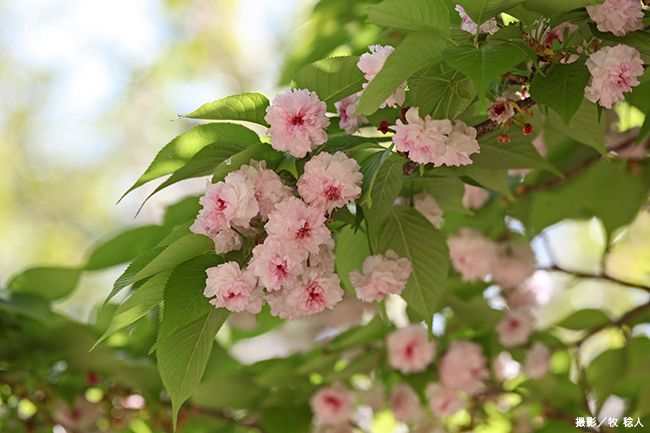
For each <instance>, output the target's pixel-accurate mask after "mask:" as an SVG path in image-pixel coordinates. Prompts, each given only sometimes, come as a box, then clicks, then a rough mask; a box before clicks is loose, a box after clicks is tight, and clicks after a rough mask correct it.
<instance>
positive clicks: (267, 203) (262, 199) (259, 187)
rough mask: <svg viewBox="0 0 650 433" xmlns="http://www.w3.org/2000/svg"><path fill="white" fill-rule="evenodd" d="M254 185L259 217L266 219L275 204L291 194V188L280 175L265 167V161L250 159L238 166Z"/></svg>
mask: <svg viewBox="0 0 650 433" xmlns="http://www.w3.org/2000/svg"><path fill="white" fill-rule="evenodd" d="M239 171H241V172H242V173H243V174H244V175H245V176H246V177H248V178H249V179H250V180H251V181H252V182H253V185H254V187H255V199H256V200H257V205H258V207H259V210H260V217H262V220H266V219H267V218H268V216H269V214H270V213H271V212H272V211H273V209H274V208H275V205H276V204H278V203H280V202H282V201H283V200H284V199H285V198H287V197H290V196H291V188H289V187H288V186H287V185H285V184H284V183H283V182H282V179H280V176H278V174H277V173H276V172H274V171H273V170H270V169H268V168H266V161H261V162H259V161H251V162H250V163H249V164H248V165H242V166H241V167H240V168H239Z"/></svg>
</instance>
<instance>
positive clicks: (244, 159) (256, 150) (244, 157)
mask: <svg viewBox="0 0 650 433" xmlns="http://www.w3.org/2000/svg"><path fill="white" fill-rule="evenodd" d="M281 158H282V153H280V152H276V151H275V150H273V149H272V148H271V146H270V145H268V144H265V143H255V144H252V145H250V146H247V147H246V148H245V149H243V150H242V151H240V152H238V153H235V154H234V155H232V156H231V157H230V158H228V159H226V160H225V161H222V162H221V163H220V164H219V165H217V167H216V168H215V169H214V172H213V173H212V182H213V183H215V182H219V181H221V180H223V179H224V178H225V177H226V175H227V174H228V173H230V172H231V171H235V170H237V169H238V168H239V167H241V166H242V165H244V164H248V163H249V162H250V161H251V160H252V159H255V160H257V161H261V160H265V161H266V162H267V163H268V166H269V167H274V166H275V165H276V164H277V163H279V162H280V160H281Z"/></svg>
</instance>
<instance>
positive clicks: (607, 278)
mask: <svg viewBox="0 0 650 433" xmlns="http://www.w3.org/2000/svg"><path fill="white" fill-rule="evenodd" d="M540 270H541V271H547V272H561V273H563V274H569V275H573V276H575V277H577V278H583V279H585V280H605V281H609V282H612V283H616V284H620V285H622V286H626V287H632V288H634V289H639V290H644V291H646V292H650V286H646V285H644V284H637V283H632V282H630V281H625V280H621V279H619V278H616V277H613V276H611V275H609V274H607V273H605V272H603V273H600V274H589V273H586V272H579V271H572V270H569V269H564V268H562V267H560V266H557V265H553V266H551V267H548V268H541V269H540Z"/></svg>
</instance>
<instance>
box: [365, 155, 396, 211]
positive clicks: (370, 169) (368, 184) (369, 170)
mask: <svg viewBox="0 0 650 433" xmlns="http://www.w3.org/2000/svg"><path fill="white" fill-rule="evenodd" d="M391 153H392V148H388V149H385V150H383V151H376V152H374V153H373V154H372V155H370V156H369V157H367V158H366V159H364V160H363V162H362V163H361V173H362V174H363V183H362V185H361V190H362V194H361V200H360V203H361V204H362V205H366V206H368V207H369V208H370V207H372V190H373V188H374V187H375V183H376V181H377V174H378V173H379V170H380V169H381V167H382V165H383V164H384V161H386V158H388V157H389V156H390V155H391Z"/></svg>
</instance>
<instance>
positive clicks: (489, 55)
mask: <svg viewBox="0 0 650 433" xmlns="http://www.w3.org/2000/svg"><path fill="white" fill-rule="evenodd" d="M527 55H528V54H527V52H526V50H525V49H523V48H522V47H520V46H519V45H517V44H514V43H495V44H487V45H483V46H482V47H481V48H475V47H474V46H472V45H458V46H455V47H449V48H447V49H446V50H445V52H444V54H443V56H444V59H445V61H446V62H447V63H449V64H450V65H451V66H453V67H455V68H456V69H458V70H459V71H461V72H462V73H463V74H465V75H467V76H468V77H469V78H470V79H471V80H472V82H473V83H474V86H475V87H476V90H477V92H478V94H479V96H483V95H485V93H486V92H487V90H488V88H489V86H490V83H492V81H495V80H497V79H500V76H501V74H502V73H504V72H507V71H508V70H510V69H512V68H513V67H515V66H517V65H518V64H519V63H521V62H522V61H523V60H524V59H525V58H526V57H527Z"/></svg>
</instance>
